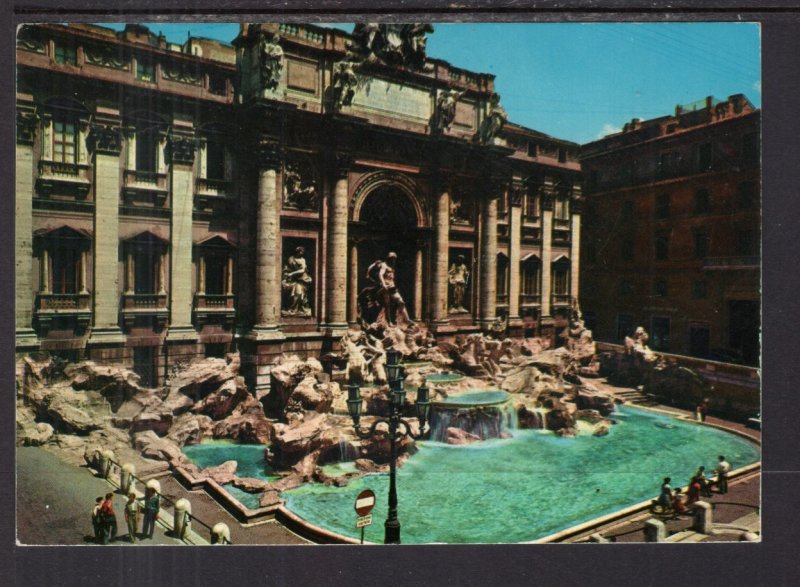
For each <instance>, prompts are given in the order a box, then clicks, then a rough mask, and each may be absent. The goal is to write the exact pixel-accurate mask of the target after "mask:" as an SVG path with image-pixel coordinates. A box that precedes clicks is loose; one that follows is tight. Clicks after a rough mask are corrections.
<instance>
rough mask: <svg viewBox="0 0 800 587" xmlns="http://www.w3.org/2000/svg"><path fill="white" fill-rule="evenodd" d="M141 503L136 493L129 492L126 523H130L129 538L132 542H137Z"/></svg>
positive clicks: (126, 505)
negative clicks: (137, 499)
mask: <svg viewBox="0 0 800 587" xmlns="http://www.w3.org/2000/svg"><path fill="white" fill-rule="evenodd" d="M140 508H141V505H140V504H139V502H138V501H136V494H135V493H133V492H131V493H129V494H128V502H127V503H126V504H125V523H126V524H127V525H128V540H130V541H131V544H136V528H137V527H138V526H139V509H140Z"/></svg>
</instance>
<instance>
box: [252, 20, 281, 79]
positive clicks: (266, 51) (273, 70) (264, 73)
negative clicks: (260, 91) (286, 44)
mask: <svg viewBox="0 0 800 587" xmlns="http://www.w3.org/2000/svg"><path fill="white" fill-rule="evenodd" d="M280 39H281V38H280V37H279V36H278V35H277V34H273V35H272V37H270V39H269V40H267V34H266V33H265V32H264V31H261V34H260V40H259V47H258V50H259V56H260V57H261V86H262V87H263V88H264V89H265V90H274V89H275V88H277V87H278V83H279V82H280V79H281V70H283V49H282V48H281V46H280Z"/></svg>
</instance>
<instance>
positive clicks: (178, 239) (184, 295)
mask: <svg viewBox="0 0 800 587" xmlns="http://www.w3.org/2000/svg"><path fill="white" fill-rule="evenodd" d="M171 183H172V209H171V225H170V236H171V241H172V243H171V244H172V246H171V253H172V259H171V261H170V264H169V267H170V290H169V294H170V326H181V327H182V326H191V323H192V267H193V266H192V198H193V191H194V190H193V185H192V169H191V168H190V167H185V166H182V165H173V168H172V182H171Z"/></svg>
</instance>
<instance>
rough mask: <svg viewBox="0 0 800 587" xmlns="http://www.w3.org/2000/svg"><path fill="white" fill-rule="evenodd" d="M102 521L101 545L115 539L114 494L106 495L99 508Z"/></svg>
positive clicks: (115, 515)
mask: <svg viewBox="0 0 800 587" xmlns="http://www.w3.org/2000/svg"><path fill="white" fill-rule="evenodd" d="M100 515H101V516H102V519H103V544H108V543H109V542H114V540H116V539H117V514H115V513H114V494H113V493H106V499H105V500H104V501H103V504H102V505H101V506H100Z"/></svg>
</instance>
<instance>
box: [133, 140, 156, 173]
mask: <svg viewBox="0 0 800 587" xmlns="http://www.w3.org/2000/svg"><path fill="white" fill-rule="evenodd" d="M157 146H158V142H157V141H156V137H155V133H153V132H142V133H138V132H137V133H136V170H137V171H151V172H155V171H156V170H157V165H156V164H157V158H156V148H157Z"/></svg>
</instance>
